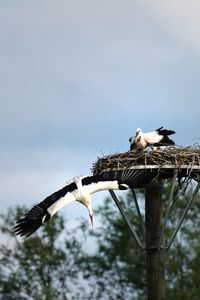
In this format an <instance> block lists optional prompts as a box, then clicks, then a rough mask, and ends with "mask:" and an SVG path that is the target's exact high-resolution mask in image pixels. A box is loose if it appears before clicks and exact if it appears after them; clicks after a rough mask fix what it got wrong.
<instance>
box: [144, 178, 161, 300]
mask: <svg viewBox="0 0 200 300" xmlns="http://www.w3.org/2000/svg"><path fill="white" fill-rule="evenodd" d="M161 190H162V181H161V180H158V181H153V182H151V183H149V184H148V185H147V186H146V189H145V221H146V222H145V226H146V261H147V263H146V265H147V266H146V271H147V299H148V300H164V299H165V278H164V252H165V250H164V249H162V245H161V243H162V241H161V232H162V226H163V224H162V223H163V217H162V199H161Z"/></svg>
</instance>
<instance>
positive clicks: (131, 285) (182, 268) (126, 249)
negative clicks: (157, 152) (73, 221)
mask: <svg viewBox="0 0 200 300" xmlns="http://www.w3.org/2000/svg"><path fill="white" fill-rule="evenodd" d="M170 188H171V187H170V184H167V185H165V187H164V189H163V199H162V201H163V206H164V212H165V211H166V207H167V204H168V201H169V191H170ZM190 196H191V192H190V191H189V189H187V192H186V193H185V194H184V193H183V194H182V195H180V197H178V198H177V200H176V201H175V204H174V207H173V209H172V211H171V213H170V216H169V219H168V223H167V229H166V231H165V236H166V241H167V240H169V237H170V236H171V234H172V232H173V230H174V227H175V226H176V224H177V222H178V219H179V217H180V215H181V213H182V211H183V209H184V207H185V205H186V203H187V201H188V200H189V198H190ZM137 198H138V199H139V203H140V206H141V208H142V211H143V213H144V191H143V190H137ZM120 200H121V202H122V203H123V206H124V209H125V210H126V211H127V213H128V215H129V218H130V220H131V222H132V223H133V225H134V228H135V229H136V231H137V233H138V235H139V236H140V237H142V228H141V224H140V222H139V220H138V216H137V213H136V210H135V206H134V202H133V198H132V194H131V192H127V193H126V194H125V197H123V198H120ZM199 200H200V197H199V195H198V196H197V197H196V200H195V201H194V203H193V205H192V207H191V209H190V211H189V213H188V215H187V218H186V220H185V222H184V224H183V226H182V227H181V230H180V231H179V233H178V235H177V238H176V239H175V241H174V243H173V245H172V247H171V249H170V250H169V251H168V252H166V254H165V261H166V272H165V277H166V299H168V300H174V299H176V300H184V299H193V300H197V299H199V295H200V285H199V279H200V271H199V265H200V234H199V228H200V201H199ZM22 214H24V209H23V210H22V209H18V210H17V212H14V211H13V210H10V211H9V213H8V214H5V215H2V216H1V227H0V228H1V231H2V232H3V236H4V237H5V241H4V243H3V242H2V243H1V244H0V298H1V297H2V299H5V300H12V299H22V300H26V299H34V300H35V299H36V300H37V299H38V300H39V299H40V300H43V299H44V300H55V299H56V300H65V299H67V300H69V299H70V300H71V299H76V300H79V299H80V300H84V299H85V300H86V299H87V300H97V299H98V300H107V299H109V300H117V299H122V300H123V299H126V300H144V299H146V271H145V265H146V255H145V251H143V250H141V249H139V248H138V246H137V245H136V243H135V241H134V240H133V238H132V236H131V234H130V232H129V230H128V229H127V227H126V224H125V222H124V221H123V219H122V217H121V215H120V214H119V211H118V209H117V208H116V206H115V203H114V202H113V200H112V199H111V198H110V197H109V198H107V199H105V201H104V202H103V204H102V206H101V207H100V208H99V209H98V211H97V212H96V218H97V216H98V219H99V220H98V221H99V222H97V223H99V226H95V228H94V230H89V229H88V226H86V224H85V221H84V222H82V223H81V221H80V226H79V228H75V229H72V230H67V229H66V228H67V225H68V223H66V221H65V223H64V220H63V218H62V217H60V216H58V217H55V218H53V220H51V222H49V223H47V225H46V226H43V227H42V229H41V230H39V231H38V232H37V233H35V234H34V235H33V236H32V237H30V238H28V239H25V240H24V241H23V242H19V241H18V240H17V239H16V238H15V236H14V235H13V233H12V231H11V228H12V227H13V225H14V221H15V220H16V219H18V218H19V217H21V215H22ZM64 224H66V226H65V225H64ZM89 228H90V227H89ZM91 232H92V233H91ZM87 237H88V238H89V240H90V242H89V245H90V248H92V247H93V245H94V244H95V245H96V246H95V248H97V250H96V251H95V252H94V251H93V253H92V254H91V251H90V253H85V251H84V250H83V246H82V245H83V244H84V243H83V241H85V240H86V239H87ZM91 237H92V238H91Z"/></svg>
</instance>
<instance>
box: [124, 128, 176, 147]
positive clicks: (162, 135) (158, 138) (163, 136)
mask: <svg viewBox="0 0 200 300" xmlns="http://www.w3.org/2000/svg"><path fill="white" fill-rule="evenodd" d="M174 133H175V131H173V130H168V129H163V127H160V128H158V129H156V130H155V131H152V132H148V133H143V132H142V130H141V129H140V128H137V129H136V133H135V136H133V137H131V138H130V139H129V141H130V150H133V149H137V148H139V149H142V150H144V149H145V148H147V147H149V146H150V147H151V148H154V147H160V146H170V145H174V144H175V143H174V141H172V140H170V139H169V137H168V136H169V135H171V134H174Z"/></svg>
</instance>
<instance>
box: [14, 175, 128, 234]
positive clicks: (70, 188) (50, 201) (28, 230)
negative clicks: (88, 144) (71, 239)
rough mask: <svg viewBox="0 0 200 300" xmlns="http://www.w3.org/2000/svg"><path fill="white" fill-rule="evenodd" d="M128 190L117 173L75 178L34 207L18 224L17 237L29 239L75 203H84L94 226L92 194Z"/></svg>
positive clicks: (16, 228)
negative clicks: (42, 226) (61, 210)
mask: <svg viewBox="0 0 200 300" xmlns="http://www.w3.org/2000/svg"><path fill="white" fill-rule="evenodd" d="M125 175H126V174H125ZM125 177H126V178H127V176H124V179H125ZM128 188H129V185H128V184H126V180H124V181H123V176H119V175H117V173H116V172H110V173H109V172H107V173H103V174H102V175H96V176H87V177H86V176H79V177H75V178H73V181H72V182H71V183H69V184H68V185H66V186H64V187H63V188H62V189H60V190H58V191H57V192H55V193H53V194H52V195H50V196H48V197H47V198H45V199H44V200H43V201H42V202H40V203H39V204H37V205H35V206H33V208H32V209H31V210H30V211H28V212H27V213H26V214H25V216H24V217H23V218H22V219H20V220H18V221H17V222H16V225H15V227H14V229H13V230H14V232H15V234H16V235H20V236H25V237H28V236H30V235H31V234H32V233H34V232H35V231H36V230H37V229H38V228H39V227H40V226H41V225H42V224H43V223H46V222H47V221H49V220H50V219H51V218H52V217H53V215H55V213H57V211H59V210H60V209H61V208H63V207H64V206H65V205H68V204H69V203H71V202H73V201H78V202H80V203H82V204H83V205H84V206H85V207H86V208H87V209H88V212H89V216H90V220H91V223H92V225H93V214H94V213H93V210H92V206H91V194H93V193H96V192H98V191H102V190H126V189H128Z"/></svg>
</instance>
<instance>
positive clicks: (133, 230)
mask: <svg viewBox="0 0 200 300" xmlns="http://www.w3.org/2000/svg"><path fill="white" fill-rule="evenodd" d="M109 192H110V194H111V196H112V198H113V200H114V201H115V204H116V205H117V207H118V209H119V211H120V213H121V215H122V217H123V218H124V221H125V222H126V224H127V226H128V227H129V229H130V231H131V234H132V237H133V238H134V240H135V241H136V243H137V244H138V246H139V247H140V248H141V249H145V247H144V245H143V244H142V242H141V240H140V238H139V236H138V234H137V232H136V231H135V229H134V228H133V226H132V224H131V222H130V220H129V218H128V216H127V214H126V213H125V211H124V209H123V207H122V205H121V203H120V201H119V200H118V198H117V196H116V195H115V193H114V191H113V190H109Z"/></svg>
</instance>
